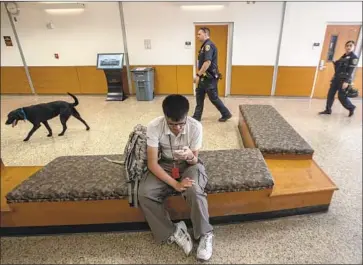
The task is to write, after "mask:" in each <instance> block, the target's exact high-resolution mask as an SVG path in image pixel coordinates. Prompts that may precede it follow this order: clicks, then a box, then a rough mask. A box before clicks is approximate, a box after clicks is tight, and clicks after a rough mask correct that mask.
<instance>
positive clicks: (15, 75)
mask: <svg viewBox="0 0 363 265" xmlns="http://www.w3.org/2000/svg"><path fill="white" fill-rule="evenodd" d="M0 72H1V76H0V78H1V80H0V81H1V83H0V85H1V94H32V91H31V88H30V86H29V82H28V79H27V77H26V73H25V69H24V67H22V66H1V67H0Z"/></svg>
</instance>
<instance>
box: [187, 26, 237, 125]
mask: <svg viewBox="0 0 363 265" xmlns="http://www.w3.org/2000/svg"><path fill="white" fill-rule="evenodd" d="M209 34H210V30H209V29H208V28H200V29H199V31H198V36H197V37H198V39H199V41H200V42H202V43H203V44H202V46H201V48H200V50H199V54H198V65H197V75H196V77H195V78H194V82H195V84H196V85H197V88H196V91H195V92H196V100H197V106H196V107H195V111H194V115H193V118H194V119H196V120H198V121H200V120H201V119H202V113H203V108H204V99H205V94H207V95H208V97H209V100H210V101H211V102H212V103H213V105H214V106H215V107H216V108H217V109H218V110H219V112H220V113H221V115H222V117H221V118H220V119H219V121H221V122H224V121H227V120H228V119H230V118H231V117H232V114H231V113H230V111H229V110H228V109H227V107H226V106H225V105H224V104H223V102H222V101H221V99H220V98H219V97H218V89H217V85H218V80H219V79H221V74H220V72H219V71H218V61H217V58H218V51H217V47H216V46H215V45H214V43H213V42H212V41H211V40H210V39H209Z"/></svg>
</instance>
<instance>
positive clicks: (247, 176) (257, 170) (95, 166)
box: [6, 149, 274, 203]
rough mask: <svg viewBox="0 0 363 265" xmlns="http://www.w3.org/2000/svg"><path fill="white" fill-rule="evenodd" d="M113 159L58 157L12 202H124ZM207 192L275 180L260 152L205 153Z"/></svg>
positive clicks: (264, 185) (121, 178)
mask: <svg viewBox="0 0 363 265" xmlns="http://www.w3.org/2000/svg"><path fill="white" fill-rule="evenodd" d="M104 157H107V158H109V159H112V160H122V159H123V157H122V156H121V155H112V156H65V157H58V158H56V159H55V160H53V161H52V162H50V163H49V164H48V165H46V166H45V167H44V168H42V169H41V170H39V171H38V172H36V173H35V174H33V175H32V176H31V177H30V178H29V179H27V180H25V181H24V182H23V183H21V184H20V185H18V186H17V187H15V189H13V190H12V191H11V192H10V193H8V194H7V196H6V198H7V202H8V203H17V202H49V201H53V202H57V201H85V200H111V199H124V198H127V196H128V191H127V183H126V177H125V175H124V174H125V170H124V167H123V166H122V165H119V164H115V163H111V162H109V161H106V160H105V159H104ZM200 158H201V159H202V160H203V162H204V165H205V168H206V172H207V175H208V179H209V181H208V184H207V187H206V192H207V193H219V192H234V191H250V190H261V189H268V188H272V187H273V184H274V183H273V179H272V176H271V174H270V172H269V170H268V168H267V165H266V163H265V161H264V159H263V156H262V154H261V152H260V151H259V150H258V149H235V150H218V151H202V152H200Z"/></svg>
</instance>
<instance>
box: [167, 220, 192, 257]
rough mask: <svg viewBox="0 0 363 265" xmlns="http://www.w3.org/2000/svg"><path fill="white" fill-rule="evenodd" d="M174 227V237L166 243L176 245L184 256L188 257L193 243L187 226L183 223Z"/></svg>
mask: <svg viewBox="0 0 363 265" xmlns="http://www.w3.org/2000/svg"><path fill="white" fill-rule="evenodd" d="M175 226H176V229H175V232H174V235H172V236H171V237H170V238H169V239H168V243H169V244H171V243H173V242H175V243H177V244H178V246H179V247H181V248H182V249H183V250H184V253H185V255H187V256H189V254H190V252H191V251H192V249H193V241H192V238H191V236H190V235H189V233H188V229H187V226H186V224H185V223H184V222H183V221H181V222H179V223H177V224H176V225H175Z"/></svg>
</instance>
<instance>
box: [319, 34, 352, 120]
mask: <svg viewBox="0 0 363 265" xmlns="http://www.w3.org/2000/svg"><path fill="white" fill-rule="evenodd" d="M354 46H355V42H354V41H352V40H350V41H348V42H347V43H346V44H345V54H344V55H343V56H342V57H340V59H339V60H338V61H335V62H334V61H333V63H334V70H335V74H334V77H333V79H332V81H331V84H330V88H329V92H328V98H327V102H326V107H325V110H324V111H321V112H319V114H331V107H332V105H333V102H334V97H335V94H336V93H337V91H338V98H339V101H340V103H341V104H342V105H343V107H344V108H346V109H347V110H349V117H351V116H352V115H353V114H354V110H355V106H354V105H353V104H352V102H350V100H349V98H348V97H347V96H346V95H345V93H344V90H345V89H347V88H348V86H349V85H350V84H351V82H352V73H353V71H354V68H355V67H356V66H357V64H358V56H357V55H355V54H354V52H353V50H354Z"/></svg>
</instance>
